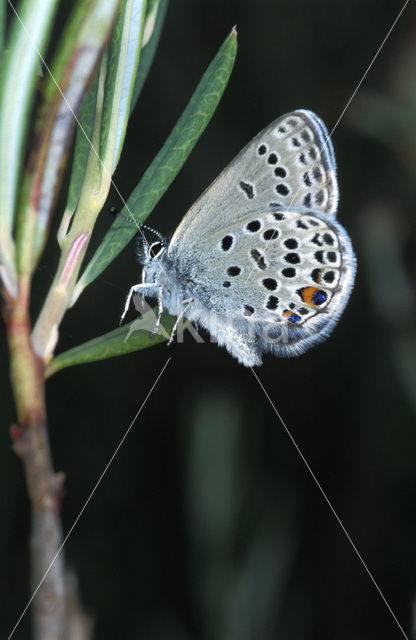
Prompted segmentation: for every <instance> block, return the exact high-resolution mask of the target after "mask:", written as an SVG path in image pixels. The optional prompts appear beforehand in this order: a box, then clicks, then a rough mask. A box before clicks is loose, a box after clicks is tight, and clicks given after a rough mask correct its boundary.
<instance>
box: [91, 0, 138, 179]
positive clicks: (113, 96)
mask: <svg viewBox="0 0 416 640" xmlns="http://www.w3.org/2000/svg"><path fill="white" fill-rule="evenodd" d="M146 5H147V1H146V0H126V1H125V2H124V6H123V9H122V11H120V14H119V17H118V20H117V23H116V26H115V29H114V33H113V37H112V40H111V44H110V48H109V53H108V69H107V75H106V81H105V89H104V102H103V116H102V123H101V141H100V157H101V160H102V162H103V164H104V170H107V171H110V175H112V174H113V172H114V170H115V168H116V166H117V162H118V159H119V157H120V152H121V148H122V146H123V142H124V136H125V133H126V128H127V123H128V118H129V115H130V103H131V99H132V95H133V88H134V80H135V77H136V73H137V67H138V63H139V58H140V52H141V48H142V37H143V29H144V23H145V16H146Z"/></svg>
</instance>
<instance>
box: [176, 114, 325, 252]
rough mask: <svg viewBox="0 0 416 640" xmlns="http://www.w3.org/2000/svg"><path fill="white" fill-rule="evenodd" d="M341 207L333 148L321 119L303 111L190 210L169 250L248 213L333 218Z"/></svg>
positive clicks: (271, 130) (267, 132)
mask: <svg viewBox="0 0 416 640" xmlns="http://www.w3.org/2000/svg"><path fill="white" fill-rule="evenodd" d="M337 203H338V186H337V180H336V165H335V157H334V151H333V147H332V143H331V141H330V139H329V136H328V132H327V129H326V127H325V125H324V123H323V122H322V120H321V119H320V118H318V116H317V115H315V114H314V113H312V111H307V110H304V109H299V110H296V111H292V112H290V113H288V114H286V115H284V116H281V117H280V118H278V119H277V120H275V121H274V122H272V123H271V124H270V125H269V126H268V127H266V128H265V129H264V130H263V131H261V132H260V133H259V134H258V135H257V136H256V137H255V138H253V140H251V142H249V144H248V145H247V146H246V147H245V148H244V149H243V150H242V151H241V152H240V153H239V154H238V155H237V156H236V158H234V160H233V161H232V162H231V163H230V164H229V165H228V166H227V167H226V168H225V169H224V170H223V171H222V173H221V174H220V175H219V176H218V178H217V179H216V180H214V182H213V183H212V184H211V185H210V186H209V187H208V189H206V190H205V192H204V193H203V194H202V196H201V197H200V198H199V199H198V200H197V201H196V202H195V204H194V205H193V206H192V207H191V208H190V209H189V211H188V213H187V214H186V216H185V218H184V219H183V221H182V223H181V224H180V225H179V227H178V228H177V230H176V232H175V234H174V236H173V238H172V241H171V250H173V248H174V246H175V245H178V244H181V242H183V241H186V242H188V241H189V238H190V237H192V236H193V235H194V233H196V234H197V235H198V236H199V237H200V235H201V230H203V233H204V234H205V233H209V232H210V231H212V230H215V229H218V228H219V227H221V226H222V225H223V224H224V220H226V221H227V222H228V223H230V222H233V221H234V220H238V219H241V218H244V217H245V216H246V215H247V214H248V213H249V212H250V211H254V210H259V209H270V208H274V207H276V206H277V205H280V206H282V207H294V206H297V205H300V206H303V207H307V208H312V209H314V210H316V211H322V212H324V213H328V214H331V215H333V216H334V217H335V214H336V209H337Z"/></svg>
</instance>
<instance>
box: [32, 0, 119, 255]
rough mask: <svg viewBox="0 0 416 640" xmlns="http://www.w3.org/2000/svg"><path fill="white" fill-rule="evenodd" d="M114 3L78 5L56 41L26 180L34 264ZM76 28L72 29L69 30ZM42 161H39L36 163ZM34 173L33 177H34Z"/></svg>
mask: <svg viewBox="0 0 416 640" xmlns="http://www.w3.org/2000/svg"><path fill="white" fill-rule="evenodd" d="M119 4H120V0H107V1H106V2H105V3H103V2H101V0H88V2H86V1H85V0H79V1H78V3H77V5H76V8H75V11H74V14H73V17H72V19H71V21H70V24H69V27H68V30H67V32H66V33H65V34H64V37H63V39H62V43H63V44H62V49H60V50H59V51H58V54H57V56H56V61H55V64H54V65H53V67H52V74H53V77H54V79H55V80H56V81H57V83H58V85H59V89H58V88H57V86H56V82H55V81H54V80H53V79H50V82H49V85H48V87H47V88H46V90H45V111H46V113H45V118H42V119H41V121H43V120H44V121H45V122H46V124H45V125H43V130H42V131H41V142H40V144H39V149H36V150H35V153H37V162H36V163H35V166H36V169H37V171H36V173H35V174H34V176H33V180H32V194H31V206H33V207H35V208H36V229H35V238H34V262H35V261H36V260H37V258H38V257H39V254H40V252H41V250H42V248H43V245H44V242H45V238H46V232H47V228H48V224H49V220H50V215H51V212H52V207H53V204H54V201H55V196H56V193H57V189H58V186H59V183H60V178H61V176H62V169H63V166H64V164H65V160H66V157H67V150H68V143H69V140H70V136H71V134H72V131H73V127H74V125H75V122H76V121H75V118H74V114H75V115H76V114H77V113H78V111H79V108H80V105H81V101H82V98H83V96H84V94H85V91H86V87H87V86H88V84H89V82H90V80H91V77H92V75H93V73H94V69H95V68H96V66H97V64H98V62H99V60H100V58H101V55H102V51H103V49H104V46H105V44H106V42H107V41H108V38H109V36H110V33H111V31H112V28H113V25H114V20H115V16H116V14H117V11H118V8H119ZM75 27H78V28H75ZM42 160H43V162H42ZM36 174H37V175H36Z"/></svg>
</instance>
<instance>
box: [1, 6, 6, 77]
mask: <svg viewBox="0 0 416 640" xmlns="http://www.w3.org/2000/svg"><path fill="white" fill-rule="evenodd" d="M5 33H6V0H0V56H1V60H2V59H3V47H4V35H5ZM0 67H1V64H0Z"/></svg>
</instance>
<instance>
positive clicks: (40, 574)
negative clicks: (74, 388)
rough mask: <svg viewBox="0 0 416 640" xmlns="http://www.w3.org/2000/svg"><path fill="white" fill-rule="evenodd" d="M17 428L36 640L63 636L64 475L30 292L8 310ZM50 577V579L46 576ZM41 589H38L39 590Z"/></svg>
mask: <svg viewBox="0 0 416 640" xmlns="http://www.w3.org/2000/svg"><path fill="white" fill-rule="evenodd" d="M5 319H6V326H7V336H8V342H9V347H10V373H11V381H12V386H13V393H14V397H15V402H16V409H17V418H18V425H13V426H12V427H11V430H10V434H11V437H12V440H13V449H14V451H15V453H16V454H17V455H18V456H19V457H20V458H21V460H22V463H23V466H24V471H25V476H26V483H27V488H28V492H29V496H30V501H31V506H32V535H31V542H30V546H31V562H32V565H31V595H32V593H34V592H35V591H36V590H37V591H36V596H35V598H34V600H33V609H32V613H33V622H34V638H35V640H41V639H42V640H61V639H63V638H64V636H65V593H64V592H65V589H64V569H63V555H62V554H61V553H60V554H59V555H58V557H57V558H56V555H57V553H58V551H59V548H60V545H61V544H62V528H61V523H60V518H59V507H60V502H61V496H62V483H63V475H62V474H55V473H54V470H53V466H52V459H51V454H50V449H49V442H48V434H47V427H46V408H45V386H44V364H43V362H42V360H41V359H40V358H39V357H37V356H36V354H35V353H34V351H33V348H32V342H31V335H30V334H31V331H30V320H29V316H28V313H27V289H26V287H25V286H24V284H21V288H20V291H19V298H18V299H17V300H16V301H14V304H10V305H8V306H7V308H6V311H5ZM45 576H46V577H45ZM39 585H40V586H39Z"/></svg>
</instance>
